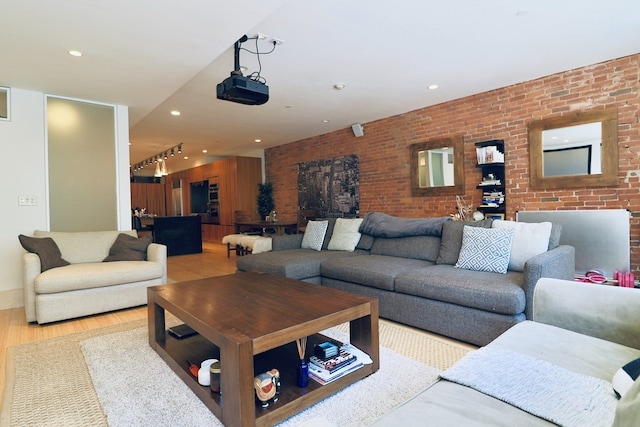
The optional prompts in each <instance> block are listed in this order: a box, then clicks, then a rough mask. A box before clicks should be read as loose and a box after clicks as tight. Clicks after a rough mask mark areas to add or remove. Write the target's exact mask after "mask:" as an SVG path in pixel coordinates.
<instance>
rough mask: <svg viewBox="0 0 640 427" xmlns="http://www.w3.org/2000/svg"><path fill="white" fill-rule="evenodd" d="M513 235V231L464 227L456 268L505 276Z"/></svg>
mask: <svg viewBox="0 0 640 427" xmlns="http://www.w3.org/2000/svg"><path fill="white" fill-rule="evenodd" d="M514 234H515V230H513V229H508V228H505V229H498V228H483V227H471V226H468V225H465V226H464V229H463V231H462V247H461V248H460V256H459V257H458V262H457V263H456V267H457V268H464V269H466V270H475V271H488V272H492V273H502V274H505V273H506V272H507V267H508V266H509V256H510V254H511V243H512V241H513V235H514Z"/></svg>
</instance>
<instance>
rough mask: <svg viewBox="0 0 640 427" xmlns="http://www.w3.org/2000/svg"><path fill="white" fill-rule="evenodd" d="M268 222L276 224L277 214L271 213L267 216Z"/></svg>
mask: <svg viewBox="0 0 640 427" xmlns="http://www.w3.org/2000/svg"><path fill="white" fill-rule="evenodd" d="M269 221H271V222H278V212H276V211H275V210H274V211H271V213H270V214H269Z"/></svg>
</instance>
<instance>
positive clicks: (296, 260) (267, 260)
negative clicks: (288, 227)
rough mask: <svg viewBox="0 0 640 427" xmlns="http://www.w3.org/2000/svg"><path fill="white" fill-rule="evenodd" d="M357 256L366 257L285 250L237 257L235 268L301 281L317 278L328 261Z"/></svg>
mask: <svg viewBox="0 0 640 427" xmlns="http://www.w3.org/2000/svg"><path fill="white" fill-rule="evenodd" d="M358 255H366V252H365V251H360V250H355V251H353V252H345V251H327V250H322V251H316V250H313V249H287V250H283V251H272V252H265V253H261V254H256V255H249V256H243V257H239V258H237V259H236V267H238V270H240V271H263V272H265V273H273V274H278V275H280V276H285V277H289V278H291V279H298V280H301V279H306V278H309V277H316V276H319V275H320V264H322V263H323V262H324V261H326V260H328V259H335V258H344V257H347V258H351V257H355V256H358Z"/></svg>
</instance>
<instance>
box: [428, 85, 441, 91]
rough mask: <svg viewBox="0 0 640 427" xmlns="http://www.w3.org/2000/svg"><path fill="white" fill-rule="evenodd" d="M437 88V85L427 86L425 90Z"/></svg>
mask: <svg viewBox="0 0 640 427" xmlns="http://www.w3.org/2000/svg"><path fill="white" fill-rule="evenodd" d="M438 87H439V86H438V85H437V84H432V85H429V86H427V89H429V90H434V89H438Z"/></svg>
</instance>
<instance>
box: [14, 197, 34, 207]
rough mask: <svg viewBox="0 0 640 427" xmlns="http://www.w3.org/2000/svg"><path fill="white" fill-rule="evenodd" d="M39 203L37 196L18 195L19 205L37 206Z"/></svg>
mask: <svg viewBox="0 0 640 427" xmlns="http://www.w3.org/2000/svg"><path fill="white" fill-rule="evenodd" d="M37 204H38V200H37V198H36V196H24V195H20V196H18V206H36V205H37Z"/></svg>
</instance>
